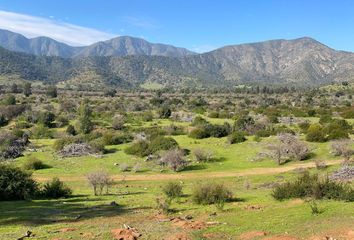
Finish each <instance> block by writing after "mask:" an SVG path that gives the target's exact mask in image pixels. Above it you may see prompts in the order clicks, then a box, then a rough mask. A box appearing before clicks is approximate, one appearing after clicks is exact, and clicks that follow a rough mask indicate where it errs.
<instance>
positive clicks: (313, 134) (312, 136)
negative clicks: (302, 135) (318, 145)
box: [306, 124, 326, 142]
mask: <svg viewBox="0 0 354 240" xmlns="http://www.w3.org/2000/svg"><path fill="white" fill-rule="evenodd" d="M306 141H309V142H325V141H326V134H325V132H324V130H323V127H322V126H321V125H319V124H312V125H310V127H309V128H308V130H307V134H306Z"/></svg>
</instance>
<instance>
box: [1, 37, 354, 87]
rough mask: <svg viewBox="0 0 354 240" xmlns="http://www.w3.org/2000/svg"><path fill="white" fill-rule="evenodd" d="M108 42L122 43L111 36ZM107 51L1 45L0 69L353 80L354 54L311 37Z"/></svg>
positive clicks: (87, 79)
mask: <svg viewBox="0 0 354 240" xmlns="http://www.w3.org/2000/svg"><path fill="white" fill-rule="evenodd" d="M108 44H112V45H114V44H118V45H119V44H120V43H114V41H113V43H112V41H110V40H109V41H108ZM118 45H117V46H118ZM95 48H96V47H94V48H93V49H95ZM115 49H116V48H115ZM81 50H82V49H81ZM145 50H146V49H145ZM105 51H106V50H105ZM149 51H151V49H150V50H149ZM106 54H107V55H108V56H91V55H90V54H88V56H87V57H80V56H78V57H75V58H61V57H53V56H50V57H46V56H35V55H29V54H20V53H18V52H12V51H8V50H6V49H2V50H1V51H0V74H2V75H6V74H16V75H19V76H21V78H22V79H25V80H40V81H43V82H50V83H59V84H66V85H69V86H75V85H87V86H91V87H94V86H95V85H97V86H98V85H99V86H107V85H110V86H112V85H113V86H117V87H139V86H141V85H142V84H147V83H158V84H160V85H162V86H167V87H186V86H187V87H188V86H202V87H211V86H212V87H223V86H224V87H225V86H234V85H238V84H258V85H260V84H261V85H267V84H277V85H301V86H319V85H324V84H328V83H332V82H342V81H349V82H351V81H354V53H351V52H345V51H337V50H334V49H332V48H330V47H328V46H326V45H324V44H322V43H320V42H318V41H317V40H314V39H312V38H309V37H303V38H298V39H294V40H270V41H264V42H258V43H250V44H239V45H229V46H225V47H222V48H219V49H216V50H213V51H211V52H207V53H202V54H192V55H187V56H183V57H167V56H156V55H152V56H149V55H146V54H136V55H123V56H109V54H108V53H107V52H106Z"/></svg>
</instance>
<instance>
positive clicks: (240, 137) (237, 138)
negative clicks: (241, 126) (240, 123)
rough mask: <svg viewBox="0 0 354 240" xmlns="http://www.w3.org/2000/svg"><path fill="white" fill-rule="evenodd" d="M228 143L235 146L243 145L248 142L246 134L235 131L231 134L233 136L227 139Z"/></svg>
mask: <svg viewBox="0 0 354 240" xmlns="http://www.w3.org/2000/svg"><path fill="white" fill-rule="evenodd" d="M227 141H228V143H230V144H234V143H241V142H244V141H246V137H245V134H244V133H243V132H240V131H235V132H233V133H231V135H230V136H229V137H228V138H227Z"/></svg>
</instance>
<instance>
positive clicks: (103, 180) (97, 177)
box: [87, 171, 113, 196]
mask: <svg viewBox="0 0 354 240" xmlns="http://www.w3.org/2000/svg"><path fill="white" fill-rule="evenodd" d="M87 180H88V181H89V183H90V185H91V186H92V188H93V192H94V194H95V196H97V195H102V193H103V189H104V188H106V193H107V194H108V191H109V186H110V185H112V183H113V179H112V178H111V177H110V176H109V174H108V173H106V172H102V171H97V172H92V173H90V174H88V175H87Z"/></svg>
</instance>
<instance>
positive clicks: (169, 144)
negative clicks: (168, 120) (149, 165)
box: [149, 136, 178, 153]
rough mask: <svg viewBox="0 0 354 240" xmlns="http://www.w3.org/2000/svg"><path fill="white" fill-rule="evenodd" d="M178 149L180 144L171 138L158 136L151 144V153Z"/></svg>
mask: <svg viewBox="0 0 354 240" xmlns="http://www.w3.org/2000/svg"><path fill="white" fill-rule="evenodd" d="M177 147H178V143H177V142H176V140H174V139H173V138H171V137H164V136H157V137H155V138H154V139H153V140H152V141H151V142H150V144H149V153H155V152H157V151H161V150H170V149H174V148H177Z"/></svg>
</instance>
